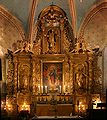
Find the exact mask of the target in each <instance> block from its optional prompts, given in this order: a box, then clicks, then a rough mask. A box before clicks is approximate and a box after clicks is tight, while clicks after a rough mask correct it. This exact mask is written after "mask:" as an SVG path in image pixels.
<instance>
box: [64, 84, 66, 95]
mask: <svg viewBox="0 0 107 120" xmlns="http://www.w3.org/2000/svg"><path fill="white" fill-rule="evenodd" d="M65 92H66V91H65V85H64V93H65Z"/></svg>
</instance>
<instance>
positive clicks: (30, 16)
mask: <svg viewBox="0 0 107 120" xmlns="http://www.w3.org/2000/svg"><path fill="white" fill-rule="evenodd" d="M103 2H107V0H0V7H1V8H3V10H6V12H8V16H10V15H12V16H13V17H10V18H9V19H10V21H11V23H9V24H8V22H7V23H6V22H5V23H6V24H7V25H8V26H9V27H8V30H5V32H6V31H8V32H6V34H7V36H8V37H6V38H5V37H4V38H5V39H4V41H3V42H1V41H0V42H1V43H0V46H1V47H3V48H4V49H6V48H7V47H10V46H9V45H10V43H11V42H12V43H13V42H15V39H17V40H18V39H24V35H25V37H26V36H27V37H28V38H29V39H31V34H32V32H33V27H34V25H35V23H36V22H37V18H38V15H39V14H40V12H41V11H42V10H43V9H44V8H46V7H48V6H49V5H57V6H59V7H60V8H62V9H63V10H64V11H65V13H66V15H67V17H68V20H69V22H70V23H71V25H72V28H73V31H74V35H75V37H77V36H78V33H79V32H80V31H82V32H83V29H82V26H83V28H84V25H83V24H84V21H85V20H86V18H87V16H88V15H89V13H90V11H92V10H93V9H94V8H96V6H98V5H99V4H101V3H103ZM106 10H107V9H106ZM1 11H2V10H1ZM1 13H2V12H1ZM105 13H106V11H105V12H102V15H104V14H105ZM99 15H100V17H101V16H102V15H101V14H99ZM99 15H97V17H98V16H99ZM89 17H90V16H89ZM1 18H2V17H1ZM11 18H12V20H11ZM87 19H88V18H87ZM106 19H107V18H105V17H103V23H102V24H105V21H106ZM100 20H101V19H100ZM13 21H14V22H16V23H17V22H19V23H18V24H17V25H13V27H12V26H11V25H10V24H12V23H13ZM93 21H94V22H96V19H93ZM89 22H90V19H89V21H88V23H89ZM98 22H99V21H98ZM1 23H2V22H1ZM88 23H87V24H88ZM98 24H100V23H98ZM98 24H97V23H96V24H94V27H95V28H97V27H96V26H98ZM1 26H2V25H1ZM6 28H7V27H6ZM14 28H15V30H14V32H12V31H13V29H14ZM21 28H22V29H21ZM87 28H89V29H86V31H88V30H89V31H88V32H90V31H91V30H92V29H91V28H90V27H89V26H88V27H87ZM19 29H20V30H19ZM104 29H106V28H104ZM18 30H19V32H18V34H20V35H18V34H17V31H18ZM5 32H4V33H5ZM88 32H87V33H86V36H87V38H88V39H89V40H92V38H90V35H88ZM11 33H14V35H13V36H12V35H11ZM98 33H99V32H98ZM7 38H8V40H7ZM102 39H103V38H102ZM104 39H105V38H104ZM104 39H103V41H104ZM17 40H16V41H17ZM94 40H95V38H94ZM92 42H93V41H92ZM4 43H5V44H6V45H5V44H4ZM96 45H97V44H96ZM2 51H3V50H2Z"/></svg>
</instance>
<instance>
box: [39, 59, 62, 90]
mask: <svg viewBox="0 0 107 120" xmlns="http://www.w3.org/2000/svg"><path fill="white" fill-rule="evenodd" d="M44 65H49V66H51V65H55V66H56V65H59V66H60V65H61V66H62V68H61V71H60V72H61V76H62V80H61V82H62V83H61V84H60V86H61V92H63V86H64V60H60V61H56V60H55V61H51V60H49V61H48V60H41V86H43V87H45V85H46V84H45V83H43V82H44V78H43V77H44V75H43V70H44V68H43V67H44ZM47 87H50V86H48V85H47Z"/></svg>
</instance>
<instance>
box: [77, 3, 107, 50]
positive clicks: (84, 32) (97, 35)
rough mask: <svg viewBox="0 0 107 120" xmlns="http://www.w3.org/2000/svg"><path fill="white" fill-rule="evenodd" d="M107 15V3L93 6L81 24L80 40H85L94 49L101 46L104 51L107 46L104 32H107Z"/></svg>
mask: <svg viewBox="0 0 107 120" xmlns="http://www.w3.org/2000/svg"><path fill="white" fill-rule="evenodd" d="M106 13H107V2H104V1H103V2H100V3H99V4H97V5H96V6H93V8H92V9H91V10H90V11H89V12H88V14H87V15H86V17H85V18H84V20H83V23H82V24H81V27H80V29H79V32H78V38H85V40H86V41H87V43H89V46H91V47H92V48H93V47H96V46H99V47H100V49H103V48H104V46H105V45H107V42H106V39H105V38H103V37H104V34H105V35H106V33H105V32H104V31H107V30H105V29H106V27H105V25H106V24H107V17H106V16H105V15H106ZM104 14H105V15H104ZM89 33H90V35H89ZM96 39H97V40H96ZM94 45H95V46H94Z"/></svg>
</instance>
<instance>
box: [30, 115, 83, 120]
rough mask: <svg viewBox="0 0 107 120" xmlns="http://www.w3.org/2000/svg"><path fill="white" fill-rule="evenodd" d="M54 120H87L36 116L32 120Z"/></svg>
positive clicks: (74, 117) (78, 117)
mask: <svg viewBox="0 0 107 120" xmlns="http://www.w3.org/2000/svg"><path fill="white" fill-rule="evenodd" d="M53 119H62V120H63V119H64V120H85V118H83V117H80V116H35V117H33V118H32V119H31V120H53Z"/></svg>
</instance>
